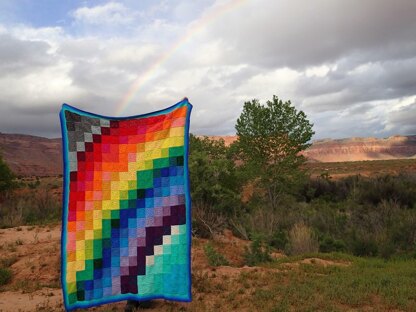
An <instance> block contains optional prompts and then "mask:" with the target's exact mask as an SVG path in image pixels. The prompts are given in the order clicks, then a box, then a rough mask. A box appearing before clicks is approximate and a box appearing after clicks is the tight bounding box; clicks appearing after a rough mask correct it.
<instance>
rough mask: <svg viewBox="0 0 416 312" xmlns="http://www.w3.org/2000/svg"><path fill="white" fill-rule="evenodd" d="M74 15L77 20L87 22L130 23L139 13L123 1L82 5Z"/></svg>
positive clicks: (96, 23)
mask: <svg viewBox="0 0 416 312" xmlns="http://www.w3.org/2000/svg"><path fill="white" fill-rule="evenodd" d="M72 16H73V17H74V18H75V20H76V21H78V22H81V23H86V24H93V25H98V24H111V25H115V24H121V25H122V24H128V23H131V22H132V21H134V20H135V19H136V18H137V17H138V14H137V13H136V12H132V11H130V10H129V9H128V8H127V7H125V6H124V5H123V4H122V3H119V2H108V3H106V4H104V5H99V6H95V7H81V8H78V9H76V10H75V11H74V12H73V13H72Z"/></svg>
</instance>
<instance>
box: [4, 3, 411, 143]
mask: <svg viewBox="0 0 416 312" xmlns="http://www.w3.org/2000/svg"><path fill="white" fill-rule="evenodd" d="M415 16H416V1H414V0H407V1H406V0H400V1H393V0H349V1H345V0H338V1H336V0H315V1H300V0H279V1H272V0H234V1H232V0H231V1H230V0H198V1H191V0H161V1H155V0H140V1H137V0H126V1H113V2H108V1H98V0H91V1H74V0H62V1H56V0H37V1H32V0H1V1H0V131H1V132H8V133H27V134H33V135H42V136H47V137H58V136H60V130H59V129H60V128H59V118H58V113H59V110H60V106H61V104H62V103H68V104H71V105H73V106H77V107H79V108H81V109H84V110H88V111H92V112H95V113H99V114H103V115H111V116H128V115H136V114H141V113H145V112H149V111H152V110H156V109H161V108H164V107H167V106H170V105H172V104H174V103H176V102H178V101H180V100H181V99H182V98H183V97H185V96H186V97H188V98H189V100H190V102H191V103H192V104H193V105H194V110H193V115H192V119H191V123H192V126H191V131H192V132H194V133H197V134H208V135H212V134H222V135H228V134H234V124H235V121H236V119H237V118H238V116H239V114H240V112H241V109H242V106H243V103H244V101H248V100H251V99H253V98H257V99H259V100H260V101H265V100H267V99H270V98H271V97H272V96H273V94H275V95H277V96H279V98H281V99H283V100H291V101H292V103H293V104H294V105H295V106H296V108H297V109H301V110H303V111H305V113H306V114H307V115H308V117H309V119H310V120H311V121H312V122H313V123H314V130H315V132H316V134H315V137H314V138H315V139H320V138H343V137H352V136H375V137H387V136H390V135H394V134H403V135H405V134H416V122H415V121H416V18H415Z"/></svg>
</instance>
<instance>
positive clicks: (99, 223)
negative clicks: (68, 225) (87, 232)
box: [93, 220, 103, 230]
mask: <svg viewBox="0 0 416 312" xmlns="http://www.w3.org/2000/svg"><path fill="white" fill-rule="evenodd" d="M93 228H94V230H101V229H102V228H103V222H102V220H94V221H93Z"/></svg>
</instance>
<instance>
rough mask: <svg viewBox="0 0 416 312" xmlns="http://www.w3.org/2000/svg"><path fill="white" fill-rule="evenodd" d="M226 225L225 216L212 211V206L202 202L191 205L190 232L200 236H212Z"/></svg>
mask: <svg viewBox="0 0 416 312" xmlns="http://www.w3.org/2000/svg"><path fill="white" fill-rule="evenodd" d="M225 226H226V219H225V217H224V216H223V215H222V214H220V213H218V212H215V211H213V209H212V207H211V206H209V205H208V204H206V203H204V202H196V203H194V205H193V207H192V232H193V234H194V235H195V236H198V237H202V238H213V237H214V236H215V235H216V234H218V233H220V232H222V230H224V228H225Z"/></svg>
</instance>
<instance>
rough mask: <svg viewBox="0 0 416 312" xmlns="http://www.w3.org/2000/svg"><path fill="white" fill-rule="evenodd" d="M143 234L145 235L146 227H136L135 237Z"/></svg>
mask: <svg viewBox="0 0 416 312" xmlns="http://www.w3.org/2000/svg"><path fill="white" fill-rule="evenodd" d="M143 220H144V219H143ZM145 236H146V229H145V228H144V227H140V228H138V229H137V237H145Z"/></svg>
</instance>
